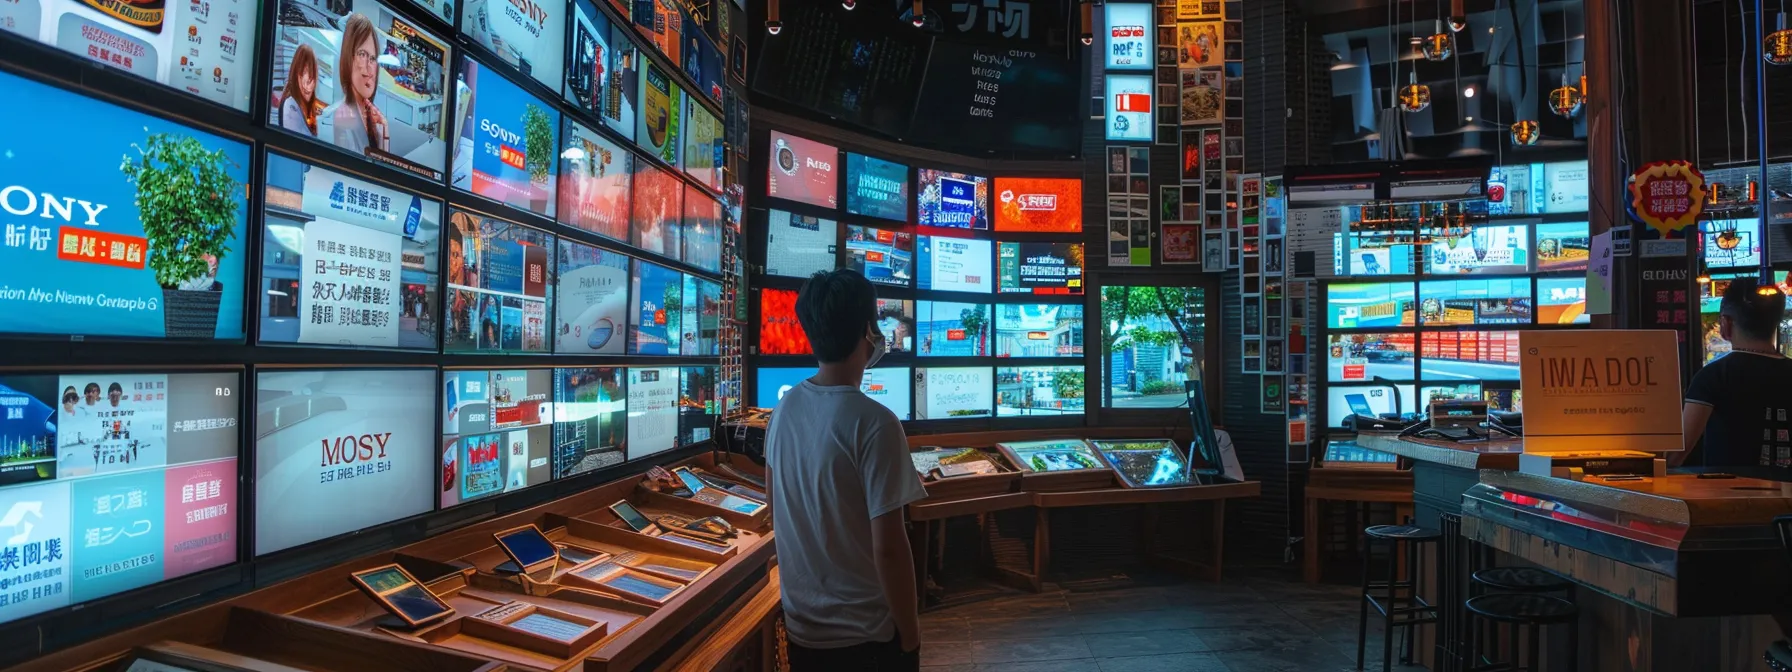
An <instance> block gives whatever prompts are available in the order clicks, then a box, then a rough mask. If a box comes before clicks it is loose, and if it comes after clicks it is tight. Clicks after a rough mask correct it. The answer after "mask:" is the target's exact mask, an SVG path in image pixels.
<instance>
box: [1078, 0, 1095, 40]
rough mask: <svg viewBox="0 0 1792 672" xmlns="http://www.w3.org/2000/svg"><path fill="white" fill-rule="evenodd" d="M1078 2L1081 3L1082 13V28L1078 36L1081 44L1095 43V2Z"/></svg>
mask: <svg viewBox="0 0 1792 672" xmlns="http://www.w3.org/2000/svg"><path fill="white" fill-rule="evenodd" d="M1078 4H1079V5H1081V8H1082V14H1083V29H1082V35H1081V36H1080V37H1081V39H1082V42H1083V46H1089V45H1091V44H1095V25H1094V24H1095V18H1094V17H1095V4H1094V3H1093V2H1092V1H1091V0H1083V1H1082V2H1081V3H1078Z"/></svg>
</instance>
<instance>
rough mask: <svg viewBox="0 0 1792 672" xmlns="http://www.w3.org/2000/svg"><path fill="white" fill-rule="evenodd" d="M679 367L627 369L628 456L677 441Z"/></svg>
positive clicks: (632, 457)
mask: <svg viewBox="0 0 1792 672" xmlns="http://www.w3.org/2000/svg"><path fill="white" fill-rule="evenodd" d="M678 386H679V371H678V367H676V366H672V367H662V368H638V367H634V368H630V369H629V370H628V443H627V444H626V445H627V451H626V452H627V453H628V459H630V460H636V459H640V458H643V457H647V456H649V455H654V454H658V453H663V452H665V451H668V450H671V449H672V448H673V447H674V446H676V445H677V444H678Z"/></svg>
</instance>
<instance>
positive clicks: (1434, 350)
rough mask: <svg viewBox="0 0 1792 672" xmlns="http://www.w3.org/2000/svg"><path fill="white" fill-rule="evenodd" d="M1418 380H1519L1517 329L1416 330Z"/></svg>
mask: <svg viewBox="0 0 1792 672" xmlns="http://www.w3.org/2000/svg"><path fill="white" fill-rule="evenodd" d="M1419 379H1420V380H1443V381H1450V380H1518V332H1516V331H1427V332H1424V333H1421V334H1419Z"/></svg>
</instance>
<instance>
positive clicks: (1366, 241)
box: [1332, 233, 1417, 276]
mask: <svg viewBox="0 0 1792 672" xmlns="http://www.w3.org/2000/svg"><path fill="white" fill-rule="evenodd" d="M1383 238H1385V237H1382V236H1370V235H1365V234H1360V233H1334V234H1332V262H1333V264H1334V266H1335V267H1336V268H1337V270H1338V274H1339V275H1349V276H1375V275H1412V274H1413V273H1416V272H1417V269H1416V267H1415V265H1414V261H1413V246H1412V245H1394V244H1388V243H1387V242H1385V240H1382V239H1383Z"/></svg>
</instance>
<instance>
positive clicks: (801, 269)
mask: <svg viewBox="0 0 1792 672" xmlns="http://www.w3.org/2000/svg"><path fill="white" fill-rule="evenodd" d="M849 203H850V201H849ZM848 210H851V208H850V207H849V208H848ZM765 218H766V233H765V274H766V275H779V276H784V277H788V278H807V277H809V276H810V275H813V274H815V273H816V272H818V271H831V270H834V257H835V255H836V254H837V253H838V248H839V243H840V227H839V225H838V224H837V223H835V222H834V220H831V219H821V218H818V217H810V216H808V215H797V214H791V213H789V212H785V211H783V210H776V209H774V210H770V211H768V212H767V214H766V217H765Z"/></svg>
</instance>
